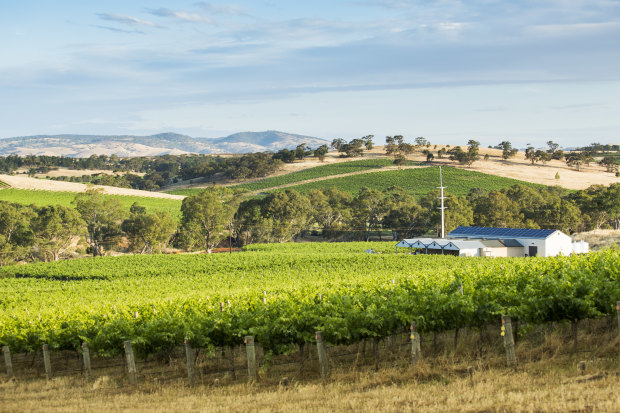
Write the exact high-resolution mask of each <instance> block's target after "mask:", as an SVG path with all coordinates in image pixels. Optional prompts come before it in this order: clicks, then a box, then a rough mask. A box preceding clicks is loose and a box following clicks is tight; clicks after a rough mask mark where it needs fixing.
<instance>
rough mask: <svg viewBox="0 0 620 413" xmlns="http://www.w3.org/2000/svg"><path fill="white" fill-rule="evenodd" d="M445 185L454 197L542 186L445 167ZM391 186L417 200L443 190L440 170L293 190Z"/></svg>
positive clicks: (374, 175)
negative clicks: (473, 191) (474, 190)
mask: <svg viewBox="0 0 620 413" xmlns="http://www.w3.org/2000/svg"><path fill="white" fill-rule="evenodd" d="M442 170H443V184H444V186H446V187H447V189H446V192H447V193H448V194H453V195H467V193H468V192H469V191H470V190H471V189H472V188H482V189H486V190H498V189H502V188H507V187H509V186H512V185H514V184H523V185H527V186H532V187H542V185H538V184H532V183H529V182H524V181H519V180H516V179H511V178H503V177H500V176H496V175H488V174H484V173H481V172H475V171H468V170H465V169H459V168H452V167H444V168H442ZM391 186H399V187H401V188H403V189H405V191H407V192H409V193H413V194H414V195H415V196H416V197H417V198H421V197H423V196H424V195H426V194H428V193H429V192H431V191H433V190H436V188H437V187H438V186H439V168H438V167H428V168H419V169H402V170H395V171H384V172H369V173H367V174H360V175H354V176H348V177H341V178H333V179H327V180H323V181H316V182H309V183H305V184H301V185H296V186H293V187H290V189H295V190H297V191H299V192H302V193H307V192H308V191H310V190H312V189H322V188H329V187H336V188H338V189H340V190H342V191H346V192H349V193H351V194H357V193H358V192H359V190H360V189H361V188H363V187H368V188H372V189H378V190H386V189H387V188H389V187H391Z"/></svg>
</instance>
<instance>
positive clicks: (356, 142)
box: [332, 135, 372, 158]
mask: <svg viewBox="0 0 620 413" xmlns="http://www.w3.org/2000/svg"><path fill="white" fill-rule="evenodd" d="M368 136H372V135H368ZM366 138H368V137H365V138H362V139H353V140H351V141H350V142H349V143H346V142H345V141H344V140H342V139H334V140H333V141H332V147H333V148H335V149H336V150H338V152H340V153H342V155H340V156H341V157H342V158H353V157H356V156H362V155H363V154H364V148H365V147H367V146H368V145H370V146H371V147H372V138H369V139H366Z"/></svg>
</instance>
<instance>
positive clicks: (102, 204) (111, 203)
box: [73, 188, 124, 257]
mask: <svg viewBox="0 0 620 413" xmlns="http://www.w3.org/2000/svg"><path fill="white" fill-rule="evenodd" d="M73 203H74V204H75V209H76V210H77V211H78V212H79V213H80V216H81V217H82V219H83V220H84V222H86V230H87V237H86V242H87V243H88V245H89V246H90V248H91V250H92V253H93V256H94V257H96V256H99V255H103V252H104V246H106V245H107V246H108V247H109V246H111V245H112V244H114V243H116V242H117V241H118V240H119V239H120V236H121V228H120V222H121V220H122V219H123V215H124V212H123V210H122V206H121V203H120V201H119V200H118V199H116V198H112V197H107V196H105V195H104V194H103V190H102V189H100V188H98V189H93V188H90V189H87V190H86V191H84V192H81V193H79V194H77V195H76V196H75V199H74V200H73Z"/></svg>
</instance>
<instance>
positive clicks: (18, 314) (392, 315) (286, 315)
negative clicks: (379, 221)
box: [0, 242, 620, 355]
mask: <svg viewBox="0 0 620 413" xmlns="http://www.w3.org/2000/svg"><path fill="white" fill-rule="evenodd" d="M394 245H395V243H394V242H384V243H376V242H375V243H362V242H360V243H312V244H279V245H253V246H251V247H249V248H246V250H245V251H244V252H240V253H235V254H198V255H196V254H183V255H151V256H148V255H147V256H143V255H134V256H123V257H100V258H89V259H80V260H72V261H62V262H57V263H37V264H29V265H21V266H10V267H3V268H0V345H8V346H10V348H11V349H12V350H14V351H16V352H20V351H34V350H36V349H40V346H41V344H42V343H48V344H49V345H50V348H52V349H78V348H79V346H80V343H81V342H82V341H86V342H88V343H89V345H90V347H91V351H93V352H94V353H98V354H118V353H120V352H121V351H122V343H123V341H124V340H133V341H134V345H135V348H136V350H137V351H138V353H139V354H142V355H145V354H149V353H153V352H156V351H160V350H165V349H169V348H171V347H172V346H174V345H178V344H180V343H183V340H185V339H187V340H189V342H190V343H191V344H192V345H193V346H195V347H211V346H229V345H238V344H241V343H242V342H243V337H244V336H245V335H254V336H255V337H256V339H257V341H258V342H259V343H260V344H261V345H262V346H263V347H264V348H265V349H266V350H267V351H272V352H275V353H280V352H285V351H288V350H289V349H290V348H291V346H292V345H295V344H299V343H303V342H312V341H314V332H315V331H317V330H321V331H323V332H324V335H325V338H326V340H327V341H328V342H329V343H332V344H341V343H354V342H357V341H359V340H361V339H366V338H373V337H376V338H381V337H385V336H387V335H390V334H393V333H395V332H398V331H403V330H405V329H406V328H407V326H408V325H409V323H410V322H411V321H416V322H417V324H418V326H419V328H420V331H423V332H432V331H444V330H448V329H452V328H455V327H457V326H459V327H462V326H474V327H475V326H482V325H487V324H489V323H498V322H499V319H500V315H501V314H510V315H511V316H513V318H515V319H516V320H520V321H524V322H527V323H544V322H549V321H560V320H565V319H570V320H579V319H584V318H591V317H596V316H599V315H602V314H612V313H613V314H615V302H616V300H617V299H618V297H620V251H618V250H609V251H605V252H602V253H592V254H588V255H582V256H574V257H558V258H525V259H524V258H494V259H485V258H464V257H448V256H420V255H408V254H395V253H393V251H392V250H393V248H394ZM369 248H374V249H375V250H376V251H379V252H382V253H381V254H367V253H364V252H363V251H364V250H366V249H369Z"/></svg>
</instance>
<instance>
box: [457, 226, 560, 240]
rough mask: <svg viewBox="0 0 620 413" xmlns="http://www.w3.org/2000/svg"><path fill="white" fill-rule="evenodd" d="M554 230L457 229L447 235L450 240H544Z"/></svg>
mask: <svg viewBox="0 0 620 413" xmlns="http://www.w3.org/2000/svg"><path fill="white" fill-rule="evenodd" d="M555 231H557V230H555V229H529V228H489V227H458V228H457V229H455V230H453V231H452V232H450V233H449V234H448V237H450V238H494V239H499V238H502V239H503V238H530V239H546V238H547V237H549V235H551V234H553V233H554V232H555Z"/></svg>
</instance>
